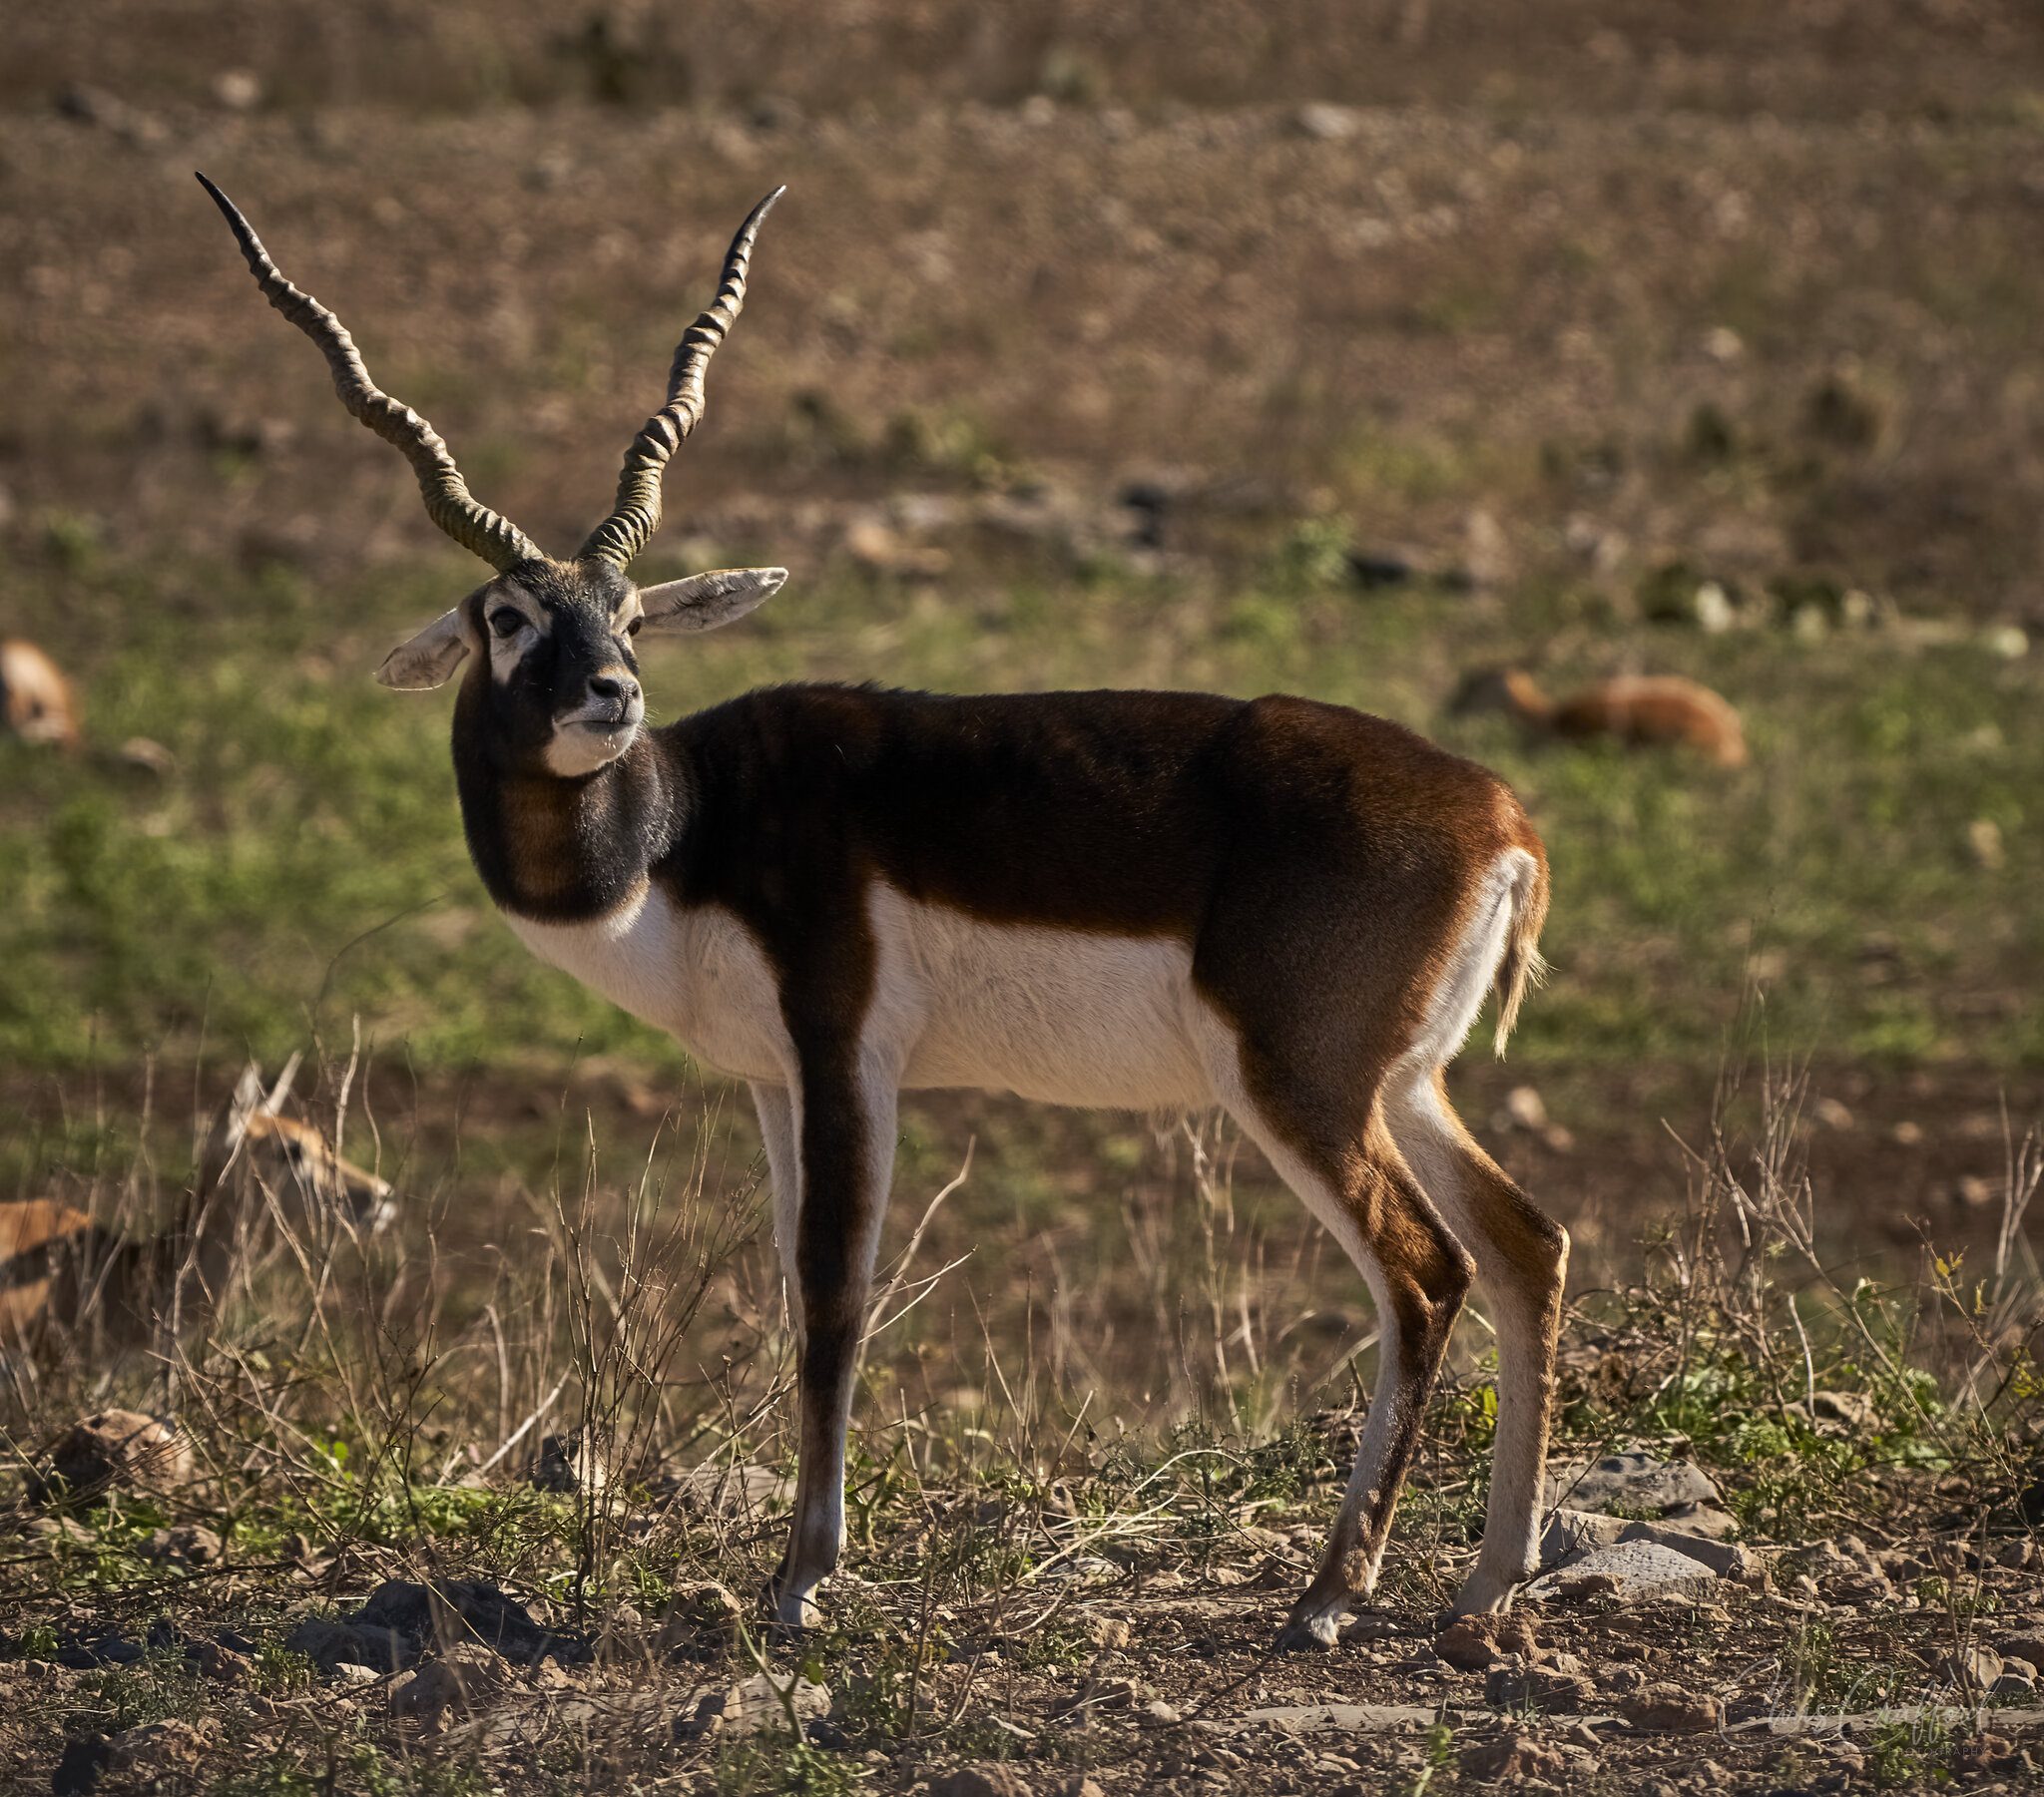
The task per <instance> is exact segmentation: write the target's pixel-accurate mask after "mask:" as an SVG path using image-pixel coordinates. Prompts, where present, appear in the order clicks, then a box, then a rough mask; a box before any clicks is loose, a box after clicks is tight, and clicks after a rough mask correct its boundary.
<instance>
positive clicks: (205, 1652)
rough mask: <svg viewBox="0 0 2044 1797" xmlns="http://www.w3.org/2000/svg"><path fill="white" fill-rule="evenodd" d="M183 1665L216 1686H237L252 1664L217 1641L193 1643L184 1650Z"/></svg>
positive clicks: (242, 1654)
mask: <svg viewBox="0 0 2044 1797" xmlns="http://www.w3.org/2000/svg"><path fill="white" fill-rule="evenodd" d="M185 1663H186V1664H187V1665H189V1666H191V1667H193V1668H194V1669H195V1670H196V1671H198V1672H199V1673H200V1674H201V1675H202V1676H203V1677H206V1678H211V1679H212V1680H213V1681H214V1682H215V1683H216V1684H239V1683H241V1681H242V1680H243V1679H244V1678H246V1677H247V1676H248V1675H249V1672H250V1671H251V1669H252V1667H253V1663H254V1662H253V1661H251V1660H250V1658H249V1656H248V1655H247V1654H246V1653H238V1652H236V1651H235V1649H234V1648H232V1647H229V1646H225V1645H223V1644H222V1643H221V1642H219V1641H193V1642H192V1643H191V1644H190V1645H188V1646H187V1647H186V1649H185Z"/></svg>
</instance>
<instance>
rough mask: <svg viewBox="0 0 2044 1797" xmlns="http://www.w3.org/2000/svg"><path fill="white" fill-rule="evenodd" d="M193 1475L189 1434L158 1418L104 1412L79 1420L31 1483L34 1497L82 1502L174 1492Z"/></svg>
mask: <svg viewBox="0 0 2044 1797" xmlns="http://www.w3.org/2000/svg"><path fill="white" fill-rule="evenodd" d="M191 1478H192V1450H191V1448H190V1446H189V1445H188V1444H187V1443H186V1441H185V1438H184V1437H183V1436H182V1435H180V1434H179V1433H178V1432H177V1431H176V1430H175V1429H173V1428H171V1427H170V1426H168V1425H167V1424H164V1423H159V1422H158V1421H157V1420H156V1419H155V1418H154V1417H146V1416H142V1415H140V1414H139V1413H138V1412H136V1411H132V1410H102V1411H100V1412H98V1413H97V1414H96V1415H93V1416H89V1417H87V1418H85V1419H84V1420H83V1421H82V1422H79V1423H74V1424H73V1425H72V1427H71V1429H70V1430H69V1431H68V1432H67V1433H66V1435H65V1436H64V1439H63V1440H62V1441H60V1442H59V1443H58V1444H57V1445H56V1447H55V1448H53V1449H52V1450H51V1452H50V1460H49V1465H48V1467H47V1468H46V1469H45V1470H44V1472H43V1473H42V1474H41V1475H39V1476H38V1477H37V1478H35V1479H33V1480H31V1481H30V1490H29V1497H30V1501H31V1502H33V1503H36V1504H51V1503H56V1502H58V1501H60V1500H64V1499H69V1500H71V1501H74V1502H77V1501H83V1500H89V1499H92V1498H96V1497H99V1496H100V1495H101V1494H103V1493H105V1492H109V1491H116V1490H121V1491H127V1490H139V1491H153V1492H168V1491H175V1490H176V1489H177V1488H178V1487H179V1486H181V1485H184V1484H186V1483H188V1482H189V1481H190V1480H191Z"/></svg>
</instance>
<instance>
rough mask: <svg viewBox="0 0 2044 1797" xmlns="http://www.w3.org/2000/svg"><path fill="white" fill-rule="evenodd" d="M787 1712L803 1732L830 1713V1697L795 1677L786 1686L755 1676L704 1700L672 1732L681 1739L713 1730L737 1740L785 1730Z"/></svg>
mask: <svg viewBox="0 0 2044 1797" xmlns="http://www.w3.org/2000/svg"><path fill="white" fill-rule="evenodd" d="M790 1710H792V1711H793V1716H794V1722H795V1725H796V1726H797V1727H799V1728H806V1727H807V1726H808V1725H809V1724H810V1723H811V1722H820V1721H821V1720H822V1719H823V1718H824V1717H825V1716H827V1715H828V1714H829V1713H830V1693H829V1691H828V1690H827V1689H826V1688H825V1687H824V1686H822V1685H820V1684H815V1683H813V1682H811V1681H810V1680H809V1679H806V1678H800V1677H797V1678H796V1679H795V1681H794V1682H793V1684H791V1685H789V1684H783V1683H781V1682H780V1681H779V1680H778V1679H775V1678H774V1677H772V1676H771V1675H770V1674H769V1673H766V1672H755V1673H754V1674H753V1676H752V1677H751V1678H748V1679H746V1680H744V1681H743V1682H742V1683H739V1684H735V1685H733V1686H732V1687H731V1688H730V1689H729V1690H726V1691H714V1692H712V1693H711V1694H710V1695H709V1696H707V1697H705V1698H704V1699H703V1700H702V1701H701V1702H700V1703H698V1704H697V1705H696V1712H695V1714H694V1716H692V1717H690V1718H689V1719H687V1720H686V1721H684V1722H682V1723H680V1724H678V1725H677V1727H676V1730H675V1732H676V1733H677V1734H679V1735H682V1736H684V1737H689V1736H693V1735H701V1734H707V1733H710V1732H711V1731H713V1730H716V1729H722V1730H723V1731H724V1732H726V1733H728V1734H732V1735H739V1736H745V1735H755V1734H770V1733H772V1732H774V1731H775V1730H785V1729H786V1727H787V1725H788V1713H789V1711H790Z"/></svg>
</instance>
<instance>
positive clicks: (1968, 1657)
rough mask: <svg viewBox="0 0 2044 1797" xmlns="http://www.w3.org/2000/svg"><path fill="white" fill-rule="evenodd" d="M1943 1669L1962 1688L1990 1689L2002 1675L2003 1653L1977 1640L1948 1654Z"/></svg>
mask: <svg viewBox="0 0 2044 1797" xmlns="http://www.w3.org/2000/svg"><path fill="white" fill-rule="evenodd" d="M1942 1670H1943V1672H1944V1675H1945V1677H1947V1678H1949V1679H1950V1680H1951V1681H1952V1683H1953V1684H1955V1685H1957V1686H1959V1688H1960V1689H1961V1690H1968V1691H1984V1690H1988V1689H1990V1688H1991V1687H1992V1686H1993V1684H1994V1681H1995V1680H1996V1679H1997V1678H1999V1677H2000V1676H2001V1655H2000V1654H1998V1653H1997V1652H1995V1650H1994V1649H1993V1648H1992V1647H1984V1646H1981V1645H1980V1644H1979V1643H1977V1642H1975V1643H1974V1644H1972V1645H1971V1646H1966V1647H1961V1648H1959V1649H1958V1650H1957V1651H1956V1652H1953V1653H1948V1654H1946V1655H1945V1658H1944V1664H1943V1667H1942Z"/></svg>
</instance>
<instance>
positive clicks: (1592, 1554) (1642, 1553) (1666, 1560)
mask: <svg viewBox="0 0 2044 1797" xmlns="http://www.w3.org/2000/svg"><path fill="white" fill-rule="evenodd" d="M1691 1545H1692V1546H1701V1545H1703V1544H1691ZM1717 1580H1718V1574H1717V1573H1716V1572H1712V1570H1711V1569H1710V1568H1709V1567H1707V1566H1706V1565H1704V1563H1703V1562H1702V1561H1700V1560H1697V1559H1694V1558H1692V1557H1691V1556H1690V1555H1689V1554H1688V1553H1685V1552H1683V1551H1682V1550H1680V1549H1677V1548H1671V1547H1669V1546H1667V1545H1666V1544H1665V1543H1662V1542H1656V1541H1630V1542H1614V1543H1612V1544H1611V1545H1610V1546H1609V1547H1605V1548H1587V1549H1585V1550H1584V1551H1583V1552H1582V1553H1580V1554H1577V1555H1575V1556H1574V1557H1573V1558H1571V1559H1569V1560H1566V1561H1564V1562H1563V1563H1562V1564H1561V1565H1560V1566H1558V1567H1556V1568H1555V1569H1554V1570H1553V1571H1552V1572H1543V1573H1541V1574H1540V1576H1539V1577H1538V1578H1536V1579H1534V1580H1533V1582H1532V1583H1531V1584H1529V1585H1528V1586H1527V1587H1526V1595H1527V1596H1529V1597H1538V1598H1560V1599H1562V1600H1563V1601H1569V1600H1571V1599H1576V1598H1582V1597H1591V1596H1598V1595H1605V1594H1608V1595H1611V1596H1615V1597H1619V1598H1621V1599H1623V1600H1626V1601H1631V1600H1633V1599H1635V1598H1638V1597H1642V1596H1646V1595H1649V1594H1653V1595H1663V1594H1668V1593H1682V1592H1687V1593H1692V1594H1697V1595H1701V1594H1702V1593H1703V1592H1704V1591H1706V1590H1708V1589H1709V1588H1710V1587H1711V1586H1712V1585H1713V1584H1715V1583H1716V1582H1717Z"/></svg>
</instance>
